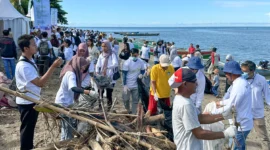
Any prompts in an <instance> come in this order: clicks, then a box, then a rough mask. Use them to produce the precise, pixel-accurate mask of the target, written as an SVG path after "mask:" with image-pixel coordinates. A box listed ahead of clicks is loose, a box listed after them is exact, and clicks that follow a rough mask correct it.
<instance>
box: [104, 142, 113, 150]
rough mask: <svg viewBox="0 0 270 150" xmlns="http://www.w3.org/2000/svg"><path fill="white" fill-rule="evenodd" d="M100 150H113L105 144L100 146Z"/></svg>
mask: <svg viewBox="0 0 270 150" xmlns="http://www.w3.org/2000/svg"><path fill="white" fill-rule="evenodd" d="M102 148H103V150H113V149H112V147H111V146H110V145H109V144H106V143H104V144H102Z"/></svg>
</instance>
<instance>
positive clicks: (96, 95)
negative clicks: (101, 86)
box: [89, 90, 99, 98]
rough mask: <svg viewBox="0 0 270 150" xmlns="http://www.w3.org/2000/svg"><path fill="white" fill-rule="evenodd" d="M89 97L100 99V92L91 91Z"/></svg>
mask: <svg viewBox="0 0 270 150" xmlns="http://www.w3.org/2000/svg"><path fill="white" fill-rule="evenodd" d="M89 95H90V96H92V97H94V98H98V97H99V94H98V92H96V91H92V90H90V92H89Z"/></svg>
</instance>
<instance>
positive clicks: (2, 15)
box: [0, 0, 30, 44]
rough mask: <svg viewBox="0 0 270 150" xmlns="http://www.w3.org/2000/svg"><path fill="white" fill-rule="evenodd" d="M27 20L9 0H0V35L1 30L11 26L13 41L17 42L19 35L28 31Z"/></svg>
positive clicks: (0, 33)
mask: <svg viewBox="0 0 270 150" xmlns="http://www.w3.org/2000/svg"><path fill="white" fill-rule="evenodd" d="M29 20H30V19H28V18H27V17H25V16H23V15H22V14H20V13H19V12H18V11H17V10H16V9H15V8H14V7H13V5H12V4H11V3H10V1H9V0H0V35H2V31H3V30H5V29H8V28H11V32H12V33H13V38H14V41H15V43H16V44H17V39H18V37H19V36H21V35H23V34H29V33H30V27H29Z"/></svg>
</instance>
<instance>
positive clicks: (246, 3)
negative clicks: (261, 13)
mask: <svg viewBox="0 0 270 150" xmlns="http://www.w3.org/2000/svg"><path fill="white" fill-rule="evenodd" d="M215 3H216V4H218V5H220V6H222V7H252V6H270V2H263V1H216V2H215Z"/></svg>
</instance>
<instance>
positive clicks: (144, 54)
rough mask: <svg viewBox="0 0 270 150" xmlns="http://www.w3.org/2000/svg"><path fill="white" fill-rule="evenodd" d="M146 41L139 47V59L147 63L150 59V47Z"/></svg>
mask: <svg viewBox="0 0 270 150" xmlns="http://www.w3.org/2000/svg"><path fill="white" fill-rule="evenodd" d="M147 44H148V42H147V41H144V44H143V46H142V48H141V59H142V60H144V61H146V62H147V63H148V61H149V59H150V47H149V46H147Z"/></svg>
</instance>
